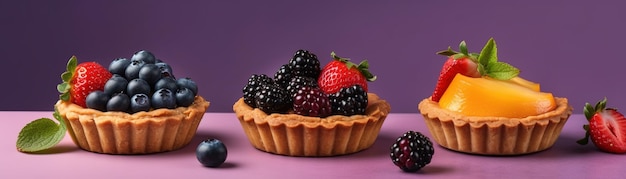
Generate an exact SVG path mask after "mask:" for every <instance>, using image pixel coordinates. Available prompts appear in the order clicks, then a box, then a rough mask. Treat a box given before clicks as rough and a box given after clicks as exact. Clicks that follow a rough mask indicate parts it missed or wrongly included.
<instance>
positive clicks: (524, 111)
mask: <svg viewBox="0 0 626 179" xmlns="http://www.w3.org/2000/svg"><path fill="white" fill-rule="evenodd" d="M439 106H440V107H441V108H444V109H448V110H451V111H456V112H459V113H461V114H463V115H466V116H491V117H510V118H522V117H527V116H534V115H538V114H542V113H545V112H548V111H551V110H553V109H554V108H555V107H556V104H555V101H554V97H553V96H552V93H545V92H540V91H539V84H536V83H534V82H531V81H528V80H525V79H523V78H518V79H516V80H504V81H503V80H496V79H491V78H471V77H467V76H464V75H461V74H457V75H456V76H455V77H454V79H453V80H452V82H451V83H450V86H449V87H448V89H446V92H444V94H443V96H442V97H441V100H439Z"/></svg>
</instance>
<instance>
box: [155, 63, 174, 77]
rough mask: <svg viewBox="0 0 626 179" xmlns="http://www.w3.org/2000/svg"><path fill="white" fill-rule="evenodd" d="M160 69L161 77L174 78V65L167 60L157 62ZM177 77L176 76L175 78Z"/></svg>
mask: <svg viewBox="0 0 626 179" xmlns="http://www.w3.org/2000/svg"><path fill="white" fill-rule="evenodd" d="M155 65H156V66H157V67H159V70H160V71H161V77H168V76H169V77H172V78H174V73H172V67H171V66H170V65H168V64H167V63H165V62H158V63H155ZM174 79H176V78H174Z"/></svg>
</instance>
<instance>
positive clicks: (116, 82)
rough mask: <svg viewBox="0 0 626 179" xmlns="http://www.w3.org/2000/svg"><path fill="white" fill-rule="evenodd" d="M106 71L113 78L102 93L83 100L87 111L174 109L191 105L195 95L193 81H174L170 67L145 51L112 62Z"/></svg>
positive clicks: (196, 89)
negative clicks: (89, 109)
mask: <svg viewBox="0 0 626 179" xmlns="http://www.w3.org/2000/svg"><path fill="white" fill-rule="evenodd" d="M108 70H109V72H111V73H112V74H113V76H112V77H111V78H110V79H109V80H108V81H107V82H106V84H105V86H104V90H103V91H94V92H91V93H90V94H89V95H88V96H87V99H86V103H87V107H88V108H92V109H97V110H100V111H121V112H129V113H135V112H139V111H150V110H151V109H159V108H168V109H174V108H176V107H187V106H189V105H191V104H192V103H193V101H194V100H195V96H196V95H197V94H198V86H197V85H196V83H195V82H194V81H192V80H191V79H189V78H178V79H176V78H175V77H174V75H173V73H172V67H170V65H168V64H167V63H165V62H163V61H162V60H160V59H156V58H155V56H154V54H152V53H151V52H149V51H146V50H141V51H138V52H136V53H135V54H133V56H132V57H131V58H130V59H127V58H117V59H115V60H113V61H112V62H111V64H110V65H109V68H108Z"/></svg>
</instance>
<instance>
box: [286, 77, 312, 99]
mask: <svg viewBox="0 0 626 179" xmlns="http://www.w3.org/2000/svg"><path fill="white" fill-rule="evenodd" d="M302 87H313V88H317V87H318V84H317V80H316V79H315V78H311V77H304V76H294V77H293V78H291V81H289V83H288V84H287V87H286V89H287V91H288V92H289V95H290V96H291V97H295V95H296V93H297V92H298V90H299V89H300V88H302Z"/></svg>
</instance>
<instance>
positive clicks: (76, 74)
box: [57, 56, 112, 107]
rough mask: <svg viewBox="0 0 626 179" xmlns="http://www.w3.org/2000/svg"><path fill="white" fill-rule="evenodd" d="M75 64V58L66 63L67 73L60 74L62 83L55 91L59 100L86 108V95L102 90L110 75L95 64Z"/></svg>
mask: <svg viewBox="0 0 626 179" xmlns="http://www.w3.org/2000/svg"><path fill="white" fill-rule="evenodd" d="M77 63H78V62H77V59H76V57H75V56H72V58H70V60H69V61H68V62H67V71H65V72H64V73H63V74H61V79H63V83H61V84H59V85H57V90H58V91H59V92H60V93H61V95H60V96H59V98H60V99H61V100H63V101H68V100H69V101H70V102H72V103H74V104H77V105H79V106H82V107H87V105H86V104H85V98H87V95H89V93H91V92H92V91H96V90H104V85H105V84H106V82H107V80H109V78H111V76H112V74H111V72H109V70H107V69H106V68H104V67H102V66H101V65H100V64H98V63H96V62H83V63H80V64H78V65H77Z"/></svg>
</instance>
